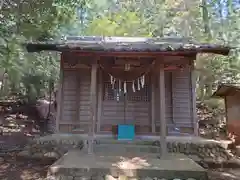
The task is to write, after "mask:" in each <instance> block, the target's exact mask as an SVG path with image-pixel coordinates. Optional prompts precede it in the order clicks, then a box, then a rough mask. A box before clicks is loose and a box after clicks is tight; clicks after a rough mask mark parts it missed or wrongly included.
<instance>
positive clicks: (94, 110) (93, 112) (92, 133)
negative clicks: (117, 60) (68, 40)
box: [88, 61, 97, 154]
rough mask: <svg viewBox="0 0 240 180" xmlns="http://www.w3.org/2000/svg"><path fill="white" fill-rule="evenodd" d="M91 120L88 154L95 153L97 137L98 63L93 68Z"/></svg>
mask: <svg viewBox="0 0 240 180" xmlns="http://www.w3.org/2000/svg"><path fill="white" fill-rule="evenodd" d="M90 88H91V89H90V119H89V132H88V139H89V140H88V154H92V153H93V141H94V136H95V126H96V113H97V106H96V102H97V101H96V100H97V63H96V61H95V62H94V63H93V64H92V68H91V86H90Z"/></svg>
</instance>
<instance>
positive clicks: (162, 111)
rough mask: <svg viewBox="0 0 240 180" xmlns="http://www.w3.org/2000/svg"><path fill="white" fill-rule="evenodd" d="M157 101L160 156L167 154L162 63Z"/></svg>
mask: <svg viewBox="0 0 240 180" xmlns="http://www.w3.org/2000/svg"><path fill="white" fill-rule="evenodd" d="M159 89H160V92H159V95H160V96H159V101H160V111H159V112H160V126H161V127H160V135H161V141H160V144H161V157H165V156H166V154H167V140H166V139H167V138H166V136H167V124H166V114H165V112H166V111H165V109H166V101H165V77H164V64H162V65H161V66H160V68H159Z"/></svg>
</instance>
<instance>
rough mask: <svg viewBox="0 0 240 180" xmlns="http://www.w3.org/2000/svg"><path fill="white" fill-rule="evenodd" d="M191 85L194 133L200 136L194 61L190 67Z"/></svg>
mask: <svg viewBox="0 0 240 180" xmlns="http://www.w3.org/2000/svg"><path fill="white" fill-rule="evenodd" d="M190 76H191V78H190V79H191V81H190V87H191V91H192V93H191V94H192V98H191V99H192V102H191V104H192V121H193V129H194V135H195V136H198V119H197V108H196V77H195V73H194V63H193V62H192V64H191V68H190Z"/></svg>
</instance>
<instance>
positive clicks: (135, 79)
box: [27, 37, 229, 153]
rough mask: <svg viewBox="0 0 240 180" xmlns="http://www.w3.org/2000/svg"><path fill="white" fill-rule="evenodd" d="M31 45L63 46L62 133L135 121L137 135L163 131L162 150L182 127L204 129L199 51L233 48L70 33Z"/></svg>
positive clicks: (101, 130) (112, 129)
mask: <svg viewBox="0 0 240 180" xmlns="http://www.w3.org/2000/svg"><path fill="white" fill-rule="evenodd" d="M27 49H28V51H29V52H39V51H43V50H48V51H60V52H61V73H60V74H61V82H60V89H59V101H58V115H57V131H58V132H59V133H82V134H89V136H90V137H93V136H94V135H96V134H109V135H112V134H116V133H117V126H118V125H120V124H132V125H134V127H135V134H136V136H144V135H148V136H149V135H159V134H160V136H161V137H162V138H161V142H162V146H161V148H162V151H166V142H165V139H166V135H171V133H175V130H176V129H178V130H177V131H178V134H179V135H181V134H184V133H185V134H186V133H187V134H190V135H197V134H198V126H197V124H198V123H197V119H196V108H195V101H196V95H195V84H196V81H195V78H194V73H193V72H194V60H195V59H196V55H197V53H216V54H222V55H228V53H229V48H227V47H222V46H217V45H206V44H199V43H197V42H194V41H192V40H190V39H183V38H155V39H154V38H132V37H69V38H67V39H66V40H63V41H62V42H60V43H57V44H53V43H30V44H27ZM89 149H90V148H89ZM163 153H164V152H163Z"/></svg>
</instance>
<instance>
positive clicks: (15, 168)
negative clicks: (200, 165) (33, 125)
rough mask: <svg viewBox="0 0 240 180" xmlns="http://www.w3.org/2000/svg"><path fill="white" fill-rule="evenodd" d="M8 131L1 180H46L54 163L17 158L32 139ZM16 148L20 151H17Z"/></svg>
mask: <svg viewBox="0 0 240 180" xmlns="http://www.w3.org/2000/svg"><path fill="white" fill-rule="evenodd" d="M0 124H1V123H0ZM0 128H1V129H2V130H3V129H4V128H3V127H0ZM6 130H7V131H8V132H11V135H9V136H3V135H0V180H46V175H47V169H48V167H49V166H50V165H51V164H52V163H53V162H43V161H39V160H34V159H32V160H30V159H19V158H16V154H17V152H19V150H21V148H22V147H23V146H24V145H25V144H26V143H27V140H28V138H31V137H27V136H26V135H24V133H23V132H20V131H16V130H15V131H13V129H12V128H11V129H8V128H7V129H6ZM16 147H18V149H19V150H16V149H15V148H16ZM11 149H13V151H12V152H10V153H8V155H5V154H4V153H3V152H4V151H5V150H6V151H9V150H11ZM208 175H209V180H240V169H215V170H208Z"/></svg>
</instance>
